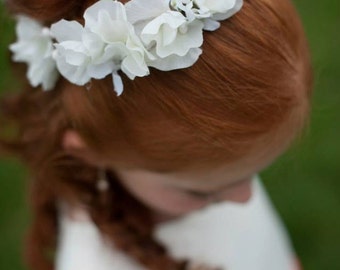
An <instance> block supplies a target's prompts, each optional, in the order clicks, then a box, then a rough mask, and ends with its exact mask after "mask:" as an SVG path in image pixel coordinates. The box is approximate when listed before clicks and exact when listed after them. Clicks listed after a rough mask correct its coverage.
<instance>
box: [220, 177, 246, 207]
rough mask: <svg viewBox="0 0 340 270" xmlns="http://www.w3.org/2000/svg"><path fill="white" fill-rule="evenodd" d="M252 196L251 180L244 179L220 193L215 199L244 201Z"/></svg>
mask: <svg viewBox="0 0 340 270" xmlns="http://www.w3.org/2000/svg"><path fill="white" fill-rule="evenodd" d="M251 196H252V182H251V181H246V182H243V183H240V184H237V185H235V186H234V187H231V188H229V189H228V190H226V191H225V192H223V193H221V194H220V195H219V196H218V197H217V200H219V201H232V202H237V203H246V202H247V201H249V199H250V198H251Z"/></svg>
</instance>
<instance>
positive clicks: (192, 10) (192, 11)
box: [170, 0, 211, 22]
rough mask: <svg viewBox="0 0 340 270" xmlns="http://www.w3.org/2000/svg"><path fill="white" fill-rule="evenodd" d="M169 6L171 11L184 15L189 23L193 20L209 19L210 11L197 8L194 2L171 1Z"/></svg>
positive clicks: (192, 0)
mask: <svg viewBox="0 0 340 270" xmlns="http://www.w3.org/2000/svg"><path fill="white" fill-rule="evenodd" d="M170 6H171V8H172V9H173V10H177V11H179V12H181V13H184V14H185V17H186V18H187V19H188V21H189V22H192V21H193V20H195V19H203V18H208V17H211V12H210V10H209V9H208V8H205V7H200V6H198V5H197V4H196V2H195V1H194V0H171V1H170Z"/></svg>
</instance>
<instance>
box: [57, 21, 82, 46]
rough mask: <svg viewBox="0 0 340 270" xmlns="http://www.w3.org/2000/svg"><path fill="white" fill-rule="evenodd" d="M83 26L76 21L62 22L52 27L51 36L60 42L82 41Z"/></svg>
mask: <svg viewBox="0 0 340 270" xmlns="http://www.w3.org/2000/svg"><path fill="white" fill-rule="evenodd" d="M83 31H84V28H83V26H82V25H81V24H80V23H78V22H76V21H66V20H64V19H63V20H60V21H58V22H56V23H54V24H52V26H51V34H52V36H53V37H54V38H55V39H56V40H57V41H58V42H63V41H69V40H74V41H81V37H82V33H83Z"/></svg>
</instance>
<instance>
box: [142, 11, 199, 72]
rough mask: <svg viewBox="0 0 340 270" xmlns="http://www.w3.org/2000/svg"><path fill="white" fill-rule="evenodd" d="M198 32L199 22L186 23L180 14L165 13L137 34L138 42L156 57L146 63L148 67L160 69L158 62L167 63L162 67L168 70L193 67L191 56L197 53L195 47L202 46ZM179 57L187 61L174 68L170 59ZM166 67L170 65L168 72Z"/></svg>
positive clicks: (181, 61) (173, 12)
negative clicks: (139, 34) (142, 43)
mask: <svg viewBox="0 0 340 270" xmlns="http://www.w3.org/2000/svg"><path fill="white" fill-rule="evenodd" d="M202 29H203V23H202V22H201V21H199V20H196V21H193V22H191V23H189V22H188V21H187V20H186V18H185V17H184V16H183V15H182V14H181V13H179V12H175V11H167V12H165V13H163V14H161V15H160V16H158V17H156V18H155V19H153V20H152V21H150V22H149V23H148V24H147V25H146V26H145V27H144V29H143V30H142V32H141V39H142V41H143V42H144V43H145V44H146V47H148V48H149V50H150V51H151V52H152V53H153V54H154V55H156V56H157V57H156V58H157V60H155V61H149V65H150V66H154V67H156V68H158V66H161V65H163V66H164V63H162V62H164V61H170V62H169V63H167V64H166V65H167V66H168V69H167V70H170V69H178V68H184V67H188V66H191V65H192V64H194V62H195V61H196V60H197V57H196V56H195V57H192V56H193V52H196V55H199V54H200V53H201V51H200V49H199V47H200V46H201V45H202V43H203V30H202ZM189 52H190V53H189ZM179 57H183V58H188V59H183V60H180V61H179V62H178V64H176V61H173V59H175V58H176V59H179ZM170 58H171V60H170ZM190 59H191V60H190ZM194 59H196V60H194ZM190 62H191V63H190ZM156 63H158V64H156ZM170 63H173V64H174V65H173V66H172V68H171V65H170ZM183 63H186V65H183ZM159 69H162V70H164V69H163V68H159Z"/></svg>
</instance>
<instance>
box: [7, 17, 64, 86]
mask: <svg viewBox="0 0 340 270" xmlns="http://www.w3.org/2000/svg"><path fill="white" fill-rule="evenodd" d="M16 33H17V36H18V41H17V42H16V43H14V44H12V45H11V46H10V50H11V51H12V52H13V60H14V61H16V62H24V63H26V64H27V65H28V72H27V77H28V79H29V81H30V83H31V85H32V86H34V87H37V86H38V85H40V84H42V87H43V89H44V90H50V89H52V88H53V87H54V86H55V84H56V81H57V79H58V72H57V69H56V65H55V62H54V60H53V59H52V53H53V44H52V38H51V36H50V34H49V30H48V29H47V28H44V27H43V26H42V25H41V24H40V23H38V22H36V21H34V20H32V19H30V18H28V17H24V16H19V17H18V24H17V26H16Z"/></svg>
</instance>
